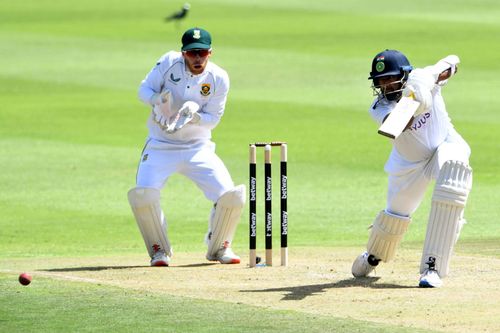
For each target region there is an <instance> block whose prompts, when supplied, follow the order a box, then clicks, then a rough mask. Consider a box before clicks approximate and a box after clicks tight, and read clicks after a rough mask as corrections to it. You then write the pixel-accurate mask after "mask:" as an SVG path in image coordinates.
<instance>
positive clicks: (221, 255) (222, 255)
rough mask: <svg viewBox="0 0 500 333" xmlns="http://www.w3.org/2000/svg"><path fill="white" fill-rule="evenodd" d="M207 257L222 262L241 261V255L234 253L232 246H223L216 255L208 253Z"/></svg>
mask: <svg viewBox="0 0 500 333" xmlns="http://www.w3.org/2000/svg"><path fill="white" fill-rule="evenodd" d="M207 259H208V260H210V261H218V262H220V263H221V264H239V263H240V261H241V259H240V257H239V256H237V255H236V254H234V252H233V250H231V248H230V247H228V248H225V247H223V248H221V249H220V250H219V251H217V253H216V254H215V255H214V256H211V255H208V254H207Z"/></svg>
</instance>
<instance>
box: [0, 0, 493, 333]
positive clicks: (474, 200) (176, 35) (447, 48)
mask: <svg viewBox="0 0 500 333" xmlns="http://www.w3.org/2000/svg"><path fill="white" fill-rule="evenodd" d="M182 4H183V2H172V1H160V0H152V1H142V2H140V1H130V0H120V1H117V0H103V1H97V0H87V1H74V0H65V1H63V0H50V1H49V0H36V1H35V0H27V1H3V2H0V27H1V28H0V87H1V89H0V167H1V172H0V331H7V330H8V331H10V332H14V331H16V328H17V330H18V331H34V330H35V328H34V327H35V326H34V325H35V321H38V320H40V318H37V316H36V313H37V312H36V311H35V312H33V311H31V310H33V309H38V308H49V307H53V309H54V311H55V313H52V314H51V315H48V317H47V320H49V321H50V322H51V323H50V324H49V323H45V324H44V325H42V326H41V328H42V331H47V332H53V331H65V327H66V328H67V327H69V330H71V331H84V330H87V331H108V330H110V331H111V330H113V328H116V329H121V328H123V327H128V328H129V329H130V331H141V329H142V328H143V326H142V325H143V323H144V322H145V321H147V322H150V323H151V325H150V326H149V327H148V330H154V327H155V325H154V323H155V322H156V321H155V320H157V319H155V312H154V311H152V310H151V311H148V310H147V309H146V308H148V307H149V306H152V307H155V306H156V305H157V304H159V303H161V304H163V305H162V306H165V307H167V308H168V307H171V308H172V307H174V304H182V309H183V311H182V312H183V313H186V314H187V318H191V316H193V315H194V314H196V313H204V312H210V311H211V310H210V309H211V308H212V307H213V308H214V309H222V308H224V305H223V304H219V303H215V302H214V303H213V304H211V303H210V302H208V301H198V300H193V299H189V298H177V299H172V298H171V297H169V296H166V295H163V296H161V295H149V294H147V293H141V292H132V291H126V290H125V291H124V290H118V289H116V288H114V287H103V288H101V289H97V288H95V287H93V286H86V285H85V284H83V283H78V284H77V283H75V282H64V283H61V282H55V281H53V280H51V279H43V281H42V282H41V284H40V285H39V286H40V287H38V288H34V286H30V288H31V287H33V288H31V289H27V288H24V289H22V288H20V287H18V285H16V284H13V283H12V281H13V280H12V277H13V276H14V275H13V273H12V272H10V273H6V272H7V271H8V270H9V269H11V267H8V266H7V265H6V264H4V262H6V261H11V260H13V259H16V258H20V259H26V258H32V259H33V261H39V260H43V258H49V257H61V258H67V257H73V258H79V257H97V256H103V257H113V256H118V255H137V254H142V253H144V254H145V249H144V244H143V241H142V239H141V237H140V234H139V231H138V229H137V226H136V224H135V222H134V219H133V217H132V214H131V211H130V208H129V206H128V202H127V198H126V193H127V191H128V189H130V188H131V187H133V186H134V180H135V179H134V178H135V171H136V165H137V161H138V158H139V155H140V152H141V149H142V144H143V142H144V139H145V136H146V127H145V122H146V117H147V116H148V112H149V111H148V108H147V107H146V106H145V105H143V104H141V102H139V101H138V99H137V88H138V85H139V83H140V81H141V80H142V79H143V77H144V76H145V74H146V73H147V72H148V71H149V70H150V68H151V67H152V66H153V65H154V63H155V61H156V59H157V58H159V57H160V56H161V55H162V54H163V53H164V52H166V51H168V50H170V49H179V48H180V36H181V34H182V32H183V31H184V30H185V29H187V28H189V27H192V26H201V27H204V28H206V29H207V30H209V31H210V32H211V33H212V36H213V47H214V54H213V58H212V60H213V61H214V62H215V63H217V64H218V65H220V66H222V67H224V68H225V69H226V70H227V71H228V72H229V75H230V78H231V91H230V95H229V100H228V103H227V107H226V114H225V115H224V118H223V120H222V122H221V124H220V125H219V126H218V127H217V128H216V130H215V131H214V133H213V135H214V141H215V142H216V143H217V145H218V150H217V151H218V154H219V156H221V158H222V159H223V160H224V161H225V163H226V165H227V166H228V168H229V169H230V172H231V174H232V176H233V178H234V180H235V182H236V183H245V184H246V183H247V177H248V176H247V172H248V164H247V163H248V160H247V159H248V151H247V147H248V143H249V142H252V141H265V140H283V141H287V142H288V143H289V172H288V174H289V220H290V226H289V228H290V235H289V244H290V246H291V247H295V248H300V247H304V248H310V247H327V248H328V247H330V248H331V249H332V251H335V248H340V247H343V248H359V249H360V250H361V249H362V247H363V246H364V244H365V243H366V235H367V234H366V227H367V226H368V225H369V224H370V223H371V221H372V219H373V218H374V217H375V215H376V213H377V212H378V211H379V210H380V209H382V208H384V204H385V192H386V188H385V187H386V176H385V174H384V173H383V164H384V162H385V160H386V158H387V155H388V153H389V151H390V143H389V141H388V140H387V139H385V138H384V137H382V136H380V135H377V134H376V129H377V128H376V124H375V123H374V122H373V121H372V120H371V119H370V117H369V115H368V113H367V108H368V107H369V104H370V102H371V100H372V96H371V90H370V82H369V81H368V80H367V77H368V72H369V70H370V63H371V59H372V57H373V56H374V55H375V54H376V53H377V52H379V51H381V50H383V49H385V48H395V49H399V50H401V51H403V52H404V53H405V54H406V55H407V56H408V58H409V59H410V61H411V62H412V64H413V65H414V66H417V67H419V66H425V65H428V64H431V63H434V62H436V61H437V60H439V59H440V58H442V57H444V56H446V55H448V54H458V55H459V56H460V57H461V60H462V64H461V66H460V71H459V74H458V75H457V76H456V77H455V78H453V79H452V80H451V82H450V83H449V84H448V86H446V87H445V89H444V92H443V94H444V97H445V101H446V103H447V107H448V111H449V113H450V115H451V117H452V120H453V122H454V124H455V127H456V128H457V129H458V131H459V132H460V133H461V134H462V135H463V136H464V138H465V139H466V140H467V141H468V143H469V144H470V146H471V148H472V156H471V165H472V167H473V168H474V187H473V191H472V192H471V194H470V198H469V203H468V207H467V210H466V218H467V221H468V224H467V225H466V226H465V228H464V229H463V231H462V235H461V240H460V242H459V243H458V245H457V251H460V252H461V253H463V254H464V255H470V256H487V257H492V258H497V259H498V258H500V228H499V227H498V221H499V219H500V206H499V205H498V202H500V176H499V173H498V171H499V165H500V154H499V153H500V131H499V126H500V116H499V110H500V101H499V99H498V98H497V97H498V91H499V90H500V83H499V82H500V81H499V77H500V62H499V61H498V59H499V58H498V50H497V48H498V44H499V42H500V40H499V36H500V23H499V21H498V17H499V16H500V4H499V3H498V2H497V1H492V0H484V1H473V2H471V1H451V0H446V1H439V2H436V1H430V0H426V1H419V2H414V3H412V4H404V3H403V2H401V1H395V0H390V1H384V2H382V3H379V2H373V1H368V0H361V1H342V2H341V1H316V0H313V1H299V0H289V1H283V0H277V1H263V0H259V1H245V2H243V1H230V0H218V1H217V0H216V1H198V0H194V1H192V2H191V5H192V8H191V9H192V10H191V12H190V13H189V16H188V18H187V19H186V20H185V21H183V22H182V23H181V24H180V25H179V26H176V25H174V24H167V23H165V22H164V21H163V18H164V17H165V16H166V15H167V14H169V13H170V12H172V11H175V10H178V9H179V8H180V7H181V6H182ZM259 157H261V156H259ZM276 164H277V163H276ZM277 171H278V170H277V169H276V173H277ZM275 190H278V186H275ZM429 198H430V190H429V191H428V195H427V198H426V200H425V201H424V203H423V204H422V206H421V208H420V209H419V210H418V211H417V212H416V213H415V215H414V222H415V223H413V225H412V226H411V230H410V232H409V233H408V234H407V235H406V236H405V241H404V243H403V247H406V248H418V247H420V246H421V245H422V242H423V238H424V235H425V225H426V217H427V214H428V210H429V207H430V203H429ZM163 206H164V209H165V211H166V214H167V216H168V218H169V221H170V229H169V230H170V235H171V240H172V242H173V244H174V248H175V250H176V252H181V253H182V252H203V251H204V245H203V243H202V239H203V235H204V232H205V230H206V223H207V222H206V220H207V217H208V213H209V209H210V203H209V202H207V201H206V200H205V199H204V198H203V196H202V194H201V193H200V192H199V191H198V189H197V188H196V187H195V186H194V185H193V184H192V183H190V182H188V181H187V180H186V179H185V178H182V177H179V176H176V177H173V178H172V179H171V180H169V183H168V187H167V190H165V191H164V192H163ZM247 217H248V215H247V212H245V213H244V216H243V218H242V220H243V223H242V224H241V225H240V228H239V229H238V232H237V237H236V240H235V242H234V247H235V250H236V251H237V252H240V253H241V254H244V255H246V249H247V246H248V243H247V242H248V240H247V232H248V230H247V227H246V223H245V221H246V220H247ZM260 222H262V219H261V221H260ZM261 225H262V224H261ZM261 230H262V229H261ZM262 238H263V237H260V240H259V244H262V243H263V240H262ZM275 240H276V241H278V237H275ZM276 246H278V243H276ZM291 260H293V258H291ZM145 263H146V264H147V258H145ZM117 264H119V263H117ZM75 265H77V263H75ZM2 271H3V273H2ZM14 282H15V281H14ZM72 284H75V285H74V286H72ZM76 284H77V285H76ZM55 286H57V293H56V295H55V299H50V298H48V297H47V295H49V294H51V288H54V287H55ZM127 293H130V294H127ZM91 296H95V297H91ZM128 296H130V297H128ZM65 297H67V298H69V299H75V300H77V302H63V300H64V299H65ZM256 297H258V295H257V296H256ZM18 305H21V306H18ZM85 305H87V310H86V312H85V313H83V314H82V313H81V307H85ZM117 306H120V307H121V308H120V311H116V310H110V311H113V312H112V314H113V316H107V315H106V311H107V310H108V309H115V308H116V307H117ZM26 309H28V310H30V313H31V315H30V316H25V315H24V311H25V310H26ZM137 309H140V311H144V312H139V313H138V311H137ZM174 309H177V308H175V307H174ZM59 311H61V312H63V313H64V314H65V316H64V317H67V318H72V320H73V321H71V323H73V322H75V323H76V324H75V325H74V326H73V324H71V325H70V324H69V323H70V322H67V321H65V320H67V319H63V318H61V317H60V316H57V315H56V314H57V312H59ZM225 311H231V312H230V314H229V317H230V318H231V320H226V319H221V320H217V321H214V320H213V319H212V318H210V315H207V320H206V322H205V321H201V323H199V326H196V325H188V324H186V325H183V324H181V325H180V326H178V329H179V331H188V332H204V331H207V332H208V331H212V330H210V329H213V331H216V330H218V331H224V329H225V330H226V331H227V332H231V331H235V332H246V331H262V332H267V331H269V332H271V331H277V330H280V329H283V330H288V329H290V331H294V330H293V329H295V328H293V329H292V327H295V326H294V325H291V324H290V325H289V326H281V325H275V326H270V327H269V328H268V330H267V331H266V330H264V329H263V328H262V327H260V326H259V327H255V325H256V324H255V323H252V321H251V320H245V319H244V320H241V321H238V322H235V320H234V318H239V316H248V317H251V316H253V315H255V316H256V317H259V318H260V317H262V318H267V319H266V321H268V322H273V321H276V322H281V323H283V322H290V323H299V322H300V323H303V325H304V326H302V329H296V330H295V331H297V332H299V331H305V328H307V329H308V330H310V331H318V332H320V331H329V330H331V331H334V330H338V331H356V330H358V331H369V328H370V325H369V324H367V323H366V322H358V321H354V320H352V321H349V320H340V319H337V318H334V317H331V318H330V317H328V318H323V317H322V318H319V319H317V320H316V319H315V318H313V317H310V316H309V315H306V314H304V313H300V312H286V313H283V312H279V311H275V310H267V309H261V308H251V307H248V308H247V307H246V306H243V305H242V306H241V307H237V308H235V309H233V310H229V309H226V310H225ZM214 312H215V311H214ZM210 313H212V312H210ZM249 314H252V315H249ZM175 315H177V316H179V313H175ZM248 317H245V318H248ZM89 318H97V319H99V323H98V322H97V321H96V320H94V319H92V320H89ZM163 319H165V318H163ZM201 319H203V318H201ZM59 320H60V321H61V322H59ZM123 320H126V323H127V325H126V326H125V325H122V324H120V325H121V326H120V325H118V324H117V322H118V321H120V322H121V321H123ZM166 320H170V321H172V320H173V319H172V318H166ZM198 320H200V318H198ZM78 323H81V325H78ZM157 323H159V319H158V322H157ZM388 324H389V326H387V327H385V326H384V327H382V326H381V328H380V329H381V330H382V329H385V328H386V329H387V330H388V331H391V330H392V331H398V332H399V331H401V329H402V328H401V327H394V326H392V325H390V321H388ZM24 325H26V326H24ZM66 325H70V326H66ZM115 325H118V326H115ZM287 325H288V324H287ZM83 327H85V329H83ZM231 327H233V328H234V329H231ZM299 327H300V326H299ZM209 328H210V329H209ZM204 329H206V330H204ZM145 330H146V329H145Z"/></svg>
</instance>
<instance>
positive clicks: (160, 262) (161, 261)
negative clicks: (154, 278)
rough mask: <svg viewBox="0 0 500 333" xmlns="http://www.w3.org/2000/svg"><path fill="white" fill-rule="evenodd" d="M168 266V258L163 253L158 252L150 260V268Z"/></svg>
mask: <svg viewBox="0 0 500 333" xmlns="http://www.w3.org/2000/svg"><path fill="white" fill-rule="evenodd" d="M168 264H170V257H169V256H167V255H166V254H165V253H164V252H162V251H158V252H156V253H155V254H154V255H153V258H151V266H168Z"/></svg>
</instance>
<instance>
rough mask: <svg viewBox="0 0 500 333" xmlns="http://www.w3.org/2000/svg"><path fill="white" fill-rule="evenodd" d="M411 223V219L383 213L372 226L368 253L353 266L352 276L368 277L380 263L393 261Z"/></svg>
mask: <svg viewBox="0 0 500 333" xmlns="http://www.w3.org/2000/svg"><path fill="white" fill-rule="evenodd" d="M410 222H411V220H410V218H409V217H402V216H398V215H395V214H390V213H387V212H386V211H381V212H380V213H379V214H378V215H377V217H376V218H375V221H373V224H372V226H371V232H370V237H369V239H368V245H367V246H366V252H364V253H362V254H361V255H359V256H358V257H357V258H356V260H355V261H354V263H353V264H352V275H354V276H355V277H364V276H367V275H368V274H369V273H370V272H371V271H373V269H374V268H375V266H377V265H378V263H379V262H380V261H383V262H388V261H390V260H392V259H393V258H394V256H395V255H396V250H397V248H398V246H399V243H400V242H401V240H402V239H403V235H404V234H405V233H406V231H407V230H408V226H409V224H410Z"/></svg>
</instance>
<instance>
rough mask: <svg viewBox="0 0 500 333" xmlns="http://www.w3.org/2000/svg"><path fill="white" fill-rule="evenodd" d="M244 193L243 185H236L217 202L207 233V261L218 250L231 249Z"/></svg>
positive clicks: (243, 201) (243, 200) (243, 202)
mask: <svg viewBox="0 0 500 333" xmlns="http://www.w3.org/2000/svg"><path fill="white" fill-rule="evenodd" d="M245 193H246V190H245V185H238V186H236V187H234V188H233V189H232V190H229V191H227V192H226V193H224V194H223V195H222V196H221V197H220V198H219V200H217V203H216V206H215V213H214V214H213V215H212V216H211V221H210V230H209V233H208V250H207V258H208V259H210V260H212V259H213V258H214V257H215V256H216V254H217V252H218V251H219V250H220V249H222V248H228V247H231V242H232V241H233V237H234V233H235V232H236V226H237V224H238V222H239V221H240V217H241V211H242V209H243V206H244V205H245Z"/></svg>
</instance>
